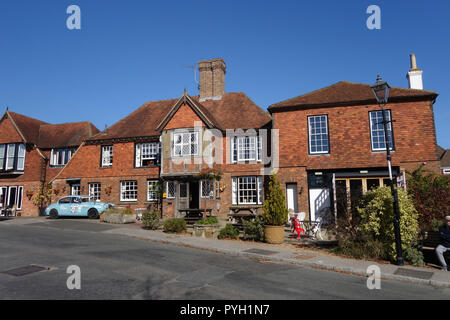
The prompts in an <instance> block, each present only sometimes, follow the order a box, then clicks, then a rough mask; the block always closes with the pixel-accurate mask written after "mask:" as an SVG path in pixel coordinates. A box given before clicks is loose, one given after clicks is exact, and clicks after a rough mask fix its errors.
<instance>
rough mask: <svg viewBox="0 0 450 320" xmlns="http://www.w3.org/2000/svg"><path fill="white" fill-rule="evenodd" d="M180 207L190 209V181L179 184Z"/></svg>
mask: <svg viewBox="0 0 450 320" xmlns="http://www.w3.org/2000/svg"><path fill="white" fill-rule="evenodd" d="M178 186H179V187H178V209H189V183H187V182H180V183H179V184H178Z"/></svg>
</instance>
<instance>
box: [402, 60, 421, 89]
mask: <svg viewBox="0 0 450 320" xmlns="http://www.w3.org/2000/svg"><path fill="white" fill-rule="evenodd" d="M410 59H411V69H410V70H409V72H408V74H407V75H406V78H407V79H408V83H409V88H410V89H419V90H423V81H422V74H423V71H422V70H420V69H419V68H417V62H416V55H415V54H414V53H413V54H411V55H410Z"/></svg>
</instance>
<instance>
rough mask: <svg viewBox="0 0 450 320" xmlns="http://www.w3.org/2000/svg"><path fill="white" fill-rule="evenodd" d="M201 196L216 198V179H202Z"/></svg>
mask: <svg viewBox="0 0 450 320" xmlns="http://www.w3.org/2000/svg"><path fill="white" fill-rule="evenodd" d="M201 190H202V193H201V197H202V198H207V199H213V198H214V181H213V180H202V181H201Z"/></svg>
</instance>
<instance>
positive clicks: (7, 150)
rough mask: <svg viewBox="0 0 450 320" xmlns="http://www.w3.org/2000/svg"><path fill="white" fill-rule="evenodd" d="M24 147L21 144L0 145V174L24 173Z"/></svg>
mask: <svg viewBox="0 0 450 320" xmlns="http://www.w3.org/2000/svg"><path fill="white" fill-rule="evenodd" d="M25 154H26V149H25V145H24V144H22V143H9V144H0V172H1V171H24V169H25Z"/></svg>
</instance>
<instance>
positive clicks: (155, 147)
mask: <svg viewBox="0 0 450 320" xmlns="http://www.w3.org/2000/svg"><path fill="white" fill-rule="evenodd" d="M160 152H161V144H160V143H159V142H150V143H138V144H136V167H138V168H139V167H148V166H150V165H152V164H155V160H156V159H157V157H158V155H159V154H160Z"/></svg>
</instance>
